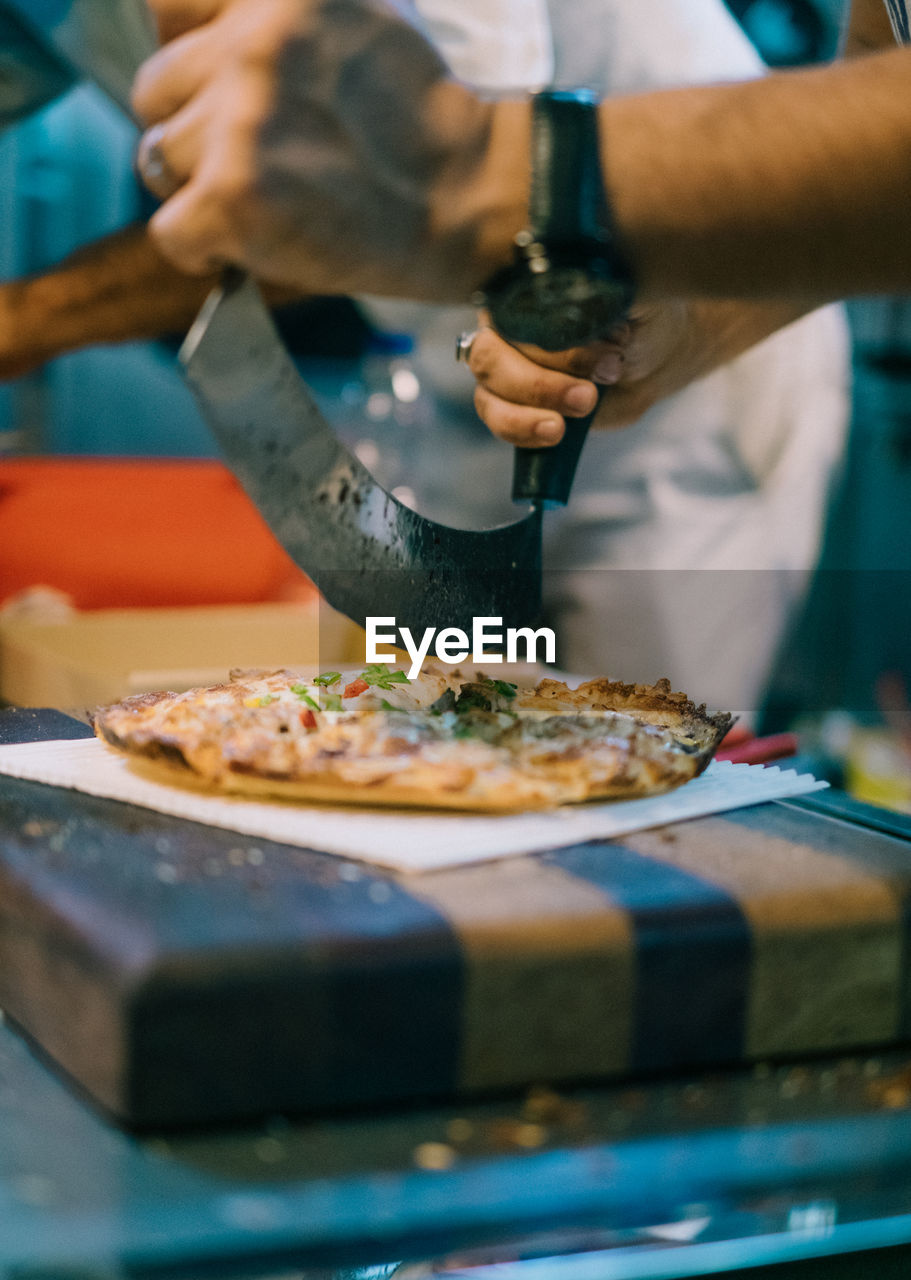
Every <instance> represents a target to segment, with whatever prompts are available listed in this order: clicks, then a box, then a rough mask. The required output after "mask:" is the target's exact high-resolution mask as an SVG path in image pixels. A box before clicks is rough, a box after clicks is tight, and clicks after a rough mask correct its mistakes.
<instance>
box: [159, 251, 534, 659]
mask: <svg viewBox="0 0 911 1280" xmlns="http://www.w3.org/2000/svg"><path fill="white" fill-rule="evenodd" d="M180 360H181V363H182V365H183V368H184V372H185V375H186V379H187V382H188V383H189V386H190V388H191V389H192V391H193V393H194V395H195V397H196V400H197V403H198V405H199V408H200V410H201V412H202V414H203V417H204V418H205V420H206V422H207V423H208V425H209V427H210V429H211V430H212V432H213V434H214V436H215V438H216V440H217V441H218V444H219V445H220V447H221V450H222V453H223V455H224V459H225V461H226V463H227V465H228V466H229V467H230V468H231V470H232V471H233V472H234V474H235V475H236V476H237V477H238V479H239V480H240V482H241V484H242V485H243V487H244V489H245V490H246V491H247V493H248V495H249V496H250V498H251V499H252V500H253V502H254V503H255V504H256V506H257V507H258V508H259V510H260V512H261V513H262V515H263V516H264V518H265V520H266V522H267V523H268V525H269V527H270V528H271V529H272V532H273V533H274V534H275V536H276V538H277V539H278V541H279V542H280V543H281V544H282V546H283V547H284V548H285V550H286V551H287V552H288V554H289V555H290V556H291V558H292V559H293V560H294V561H295V563H296V564H298V565H299V566H300V568H301V569H303V570H304V572H305V573H306V574H307V575H308V576H309V577H310V578H311V579H312V580H313V581H314V582H315V583H316V584H317V586H318V587H319V589H320V591H321V592H322V593H323V596H324V597H325V599H326V600H327V601H328V602H329V604H331V605H332V606H333V607H334V608H336V609H338V610H340V612H342V613H344V614H346V615H347V616H348V617H349V618H352V619H353V620H354V621H355V622H357V623H359V624H360V625H362V626H363V625H364V621H365V619H366V618H367V617H368V616H391V617H394V618H395V619H396V623H397V625H398V626H400V627H401V626H407V627H410V628H411V630H412V634H422V633H423V631H424V629H425V628H426V627H438V628H440V627H460V628H462V629H463V630H465V631H467V632H468V633H469V634H470V632H471V627H472V619H473V618H475V617H499V618H502V619H503V622H504V625H505V626H522V625H527V624H529V623H530V622H533V621H534V620H535V619H536V617H537V615H538V612H539V609H540V603H541V512H540V509H539V508H538V507H536V506H533V507H531V509H530V510H529V511H528V512H527V514H526V515H524V516H523V517H522V518H521V519H519V520H518V521H516V522H515V523H513V524H509V525H502V526H499V527H497V528H493V529H484V530H472V529H456V528H452V527H451V526H449V525H443V524H438V523H436V522H435V521H433V520H429V519H428V518H427V517H425V516H421V515H419V514H418V513H417V512H415V511H412V510H411V509H410V508H408V507H406V506H403V505H402V503H401V502H399V501H398V500H397V499H396V498H394V497H393V496H392V494H390V493H387V492H386V490H385V489H384V488H383V487H382V486H381V485H380V484H379V483H378V482H377V481H376V480H375V479H374V478H373V477H372V476H371V474H370V472H369V471H367V469H366V468H365V467H364V466H363V465H362V464H361V463H360V462H359V461H358V459H357V458H356V457H355V456H354V455H353V454H352V453H351V452H349V450H348V449H347V448H346V447H345V446H344V445H343V444H342V442H341V441H340V440H339V439H338V437H337V436H336V435H335V432H334V431H333V430H332V428H331V427H330V425H329V424H328V422H327V421H326V419H325V418H324V416H323V414H322V412H321V411H320V409H319V407H318V405H317V404H316V401H315V400H314V398H313V396H312V394H311V393H310V390H309V388H308V387H307V385H306V383H305V382H304V381H303V379H302V378H301V376H300V374H299V373H298V371H297V369H296V367H295V365H294V363H293V361H292V360H291V357H290V356H289V354H288V352H287V350H286V349H285V346H284V343H283V342H282V340H281V338H280V337H279V335H278V332H277V331H276V328H275V326H274V324H273V322H272V318H271V316H270V315H269V312H268V310H267V308H266V306H265V305H264V303H263V301H262V299H261V297H260V294H259V290H258V289H257V287H256V285H255V284H254V283H253V282H252V281H251V280H250V279H249V278H248V277H245V276H243V275H242V274H241V273H229V274H228V275H227V276H226V278H225V281H224V282H223V284H222V285H221V286H220V287H219V288H218V289H216V290H213V292H212V294H211V295H210V297H209V298H208V300H207V302H206V303H205V305H204V307H203V308H202V310H201V311H200V313H199V316H198V318H197V319H196V321H195V323H194V325H193V327H192V328H191V329H190V332H189V333H188V334H187V337H186V340H185V341H184V344H183V347H182V348H181V351H180Z"/></svg>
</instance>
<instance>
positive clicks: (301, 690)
mask: <svg viewBox="0 0 911 1280" xmlns="http://www.w3.org/2000/svg"><path fill="white" fill-rule="evenodd" d="M291 692H292V693H294V694H296V695H297V696H298V698H300V700H301V702H303V703H304V704H305V705H306V706H308V707H310V708H311V709H312V710H313V711H319V709H320V706H319V703H318V702H316V701H314V699H313V698H311V697H310V690H309V689H308V688H307V686H306V685H305V684H293V685H292V686H291Z"/></svg>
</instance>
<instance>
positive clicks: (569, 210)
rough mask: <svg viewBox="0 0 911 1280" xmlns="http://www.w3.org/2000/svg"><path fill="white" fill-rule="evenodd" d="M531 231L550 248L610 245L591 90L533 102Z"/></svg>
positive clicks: (539, 96) (557, 94)
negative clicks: (607, 243)
mask: <svg viewBox="0 0 911 1280" xmlns="http://www.w3.org/2000/svg"><path fill="white" fill-rule="evenodd" d="M531 147H532V166H531V168H532V183H531V193H530V196H529V215H530V217H529V221H530V230H531V233H532V235H533V236H534V238H535V240H537V241H539V242H541V243H543V244H544V245H548V246H556V245H560V246H563V245H579V246H580V248H581V247H582V246H583V245H585V244H588V245H591V244H592V242H596V243H604V242H608V241H609V240H610V238H611V237H610V218H609V216H608V211H607V200H606V199H605V195H604V180H603V175H602V170H601V154H600V148H599V142H598V102H597V99H596V97H595V96H594V94H592V93H590V92H589V91H588V90H572V91H570V90H554V89H549V90H546V91H545V92H543V93H538V94H536V95H535V96H534V98H533V99H532V140H531Z"/></svg>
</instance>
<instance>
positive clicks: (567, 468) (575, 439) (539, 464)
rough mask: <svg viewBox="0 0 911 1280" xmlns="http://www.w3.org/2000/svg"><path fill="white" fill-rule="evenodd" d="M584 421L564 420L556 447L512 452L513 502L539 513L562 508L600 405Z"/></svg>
mask: <svg viewBox="0 0 911 1280" xmlns="http://www.w3.org/2000/svg"><path fill="white" fill-rule="evenodd" d="M602 394H603V392H602V391H600V390H599V395H598V404H597V405H596V406H595V408H594V409H593V410H592V412H591V413H589V414H587V415H586V417H584V418H568V419H567V421H566V431H565V433H564V435H563V438H562V440H560V442H559V443H558V444H554V445H548V446H546V447H540V448H534V449H516V455H515V462H514V464H513V472H512V500H513V502H531V503H532V504H533V505H534V506H535V507H538V508H539V509H540V510H542V511H549V510H551V509H552V508H553V507H565V506H566V504H567V502H569V494H570V490H571V489H572V486H573V480H574V479H575V476H576V468H577V466H578V464H579V457H580V455H581V453H582V446H583V445H584V444H585V438H586V436H587V435H588V429H589V427H590V426H591V424H592V421H593V420H594V418H595V416H596V414H597V412H598V406H599V405H600V403H601V395H602Z"/></svg>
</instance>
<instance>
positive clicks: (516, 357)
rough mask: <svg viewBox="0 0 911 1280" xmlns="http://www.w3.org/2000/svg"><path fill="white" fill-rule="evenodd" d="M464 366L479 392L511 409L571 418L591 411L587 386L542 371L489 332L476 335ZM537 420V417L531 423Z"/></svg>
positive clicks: (593, 399) (594, 394)
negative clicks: (484, 392)
mask: <svg viewBox="0 0 911 1280" xmlns="http://www.w3.org/2000/svg"><path fill="white" fill-rule="evenodd" d="M468 363H469V367H470V369H471V371H472V373H473V374H474V375H475V377H476V378H477V380H478V382H479V384H480V385H481V386H482V387H483V388H485V389H486V390H488V391H490V392H491V393H492V394H493V395H494V396H496V397H498V398H499V399H501V400H503V401H509V402H511V403H512V404H513V405H514V406H522V407H525V408H528V409H537V410H541V409H544V410H551V411H554V412H555V413H557V414H560V415H563V414H568V415H570V416H571V417H581V416H583V415H584V414H586V413H591V411H592V409H594V407H595V403H596V400H597V392H596V391H595V388H594V386H593V385H592V384H591V382H586V381H583V380H582V379H579V378H573V377H571V376H570V375H569V374H566V373H561V372H559V371H558V370H555V369H548V368H544V367H542V366H541V365H540V364H538V363H537V362H536V361H534V360H529V359H528V358H527V356H525V355H523V353H522V352H521V351H518V350H517V349H516V348H515V347H513V346H510V344H509V343H508V342H504V340H503V339H502V338H500V337H498V336H497V334H495V333H494V332H493V331H492V330H490V329H482V330H481V331H480V332H479V333H478V335H477V337H476V338H475V340H474V342H473V343H472V347H471V356H470V359H469V362H468ZM482 416H483V415H482ZM553 416H554V413H553V412H552V413H551V415H550V417H551V419H553ZM539 418H541V414H540V413H539V414H538V415H537V418H536V419H535V420H536V421H537V420H538V419H539ZM541 420H542V421H543V420H544V419H541ZM488 425H491V424H488ZM497 434H499V432H497Z"/></svg>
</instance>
